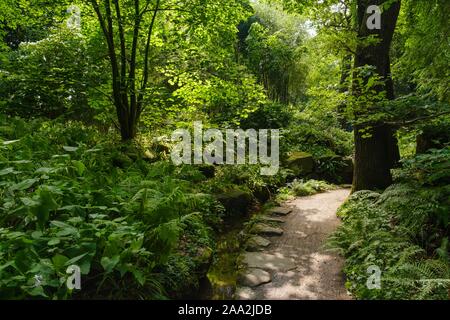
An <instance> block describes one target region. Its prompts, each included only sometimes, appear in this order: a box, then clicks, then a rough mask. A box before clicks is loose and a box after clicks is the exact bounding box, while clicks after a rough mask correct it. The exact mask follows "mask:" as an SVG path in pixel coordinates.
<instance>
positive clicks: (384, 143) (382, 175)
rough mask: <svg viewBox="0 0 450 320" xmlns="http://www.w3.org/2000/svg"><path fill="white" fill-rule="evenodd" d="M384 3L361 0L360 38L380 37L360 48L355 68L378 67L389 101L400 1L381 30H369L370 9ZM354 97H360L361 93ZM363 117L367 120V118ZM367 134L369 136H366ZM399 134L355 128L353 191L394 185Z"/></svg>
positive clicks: (384, 128)
mask: <svg viewBox="0 0 450 320" xmlns="http://www.w3.org/2000/svg"><path fill="white" fill-rule="evenodd" d="M384 2H385V1H384V0H358V26H359V33H358V36H359V38H365V37H367V36H370V35H376V36H377V37H378V39H379V41H378V43H376V44H373V45H370V46H362V45H360V46H358V48H357V53H356V55H355V68H358V67H362V66H366V65H369V66H374V67H375V69H376V72H377V73H378V75H380V76H381V77H382V78H383V79H384V80H385V84H384V85H383V86H381V87H380V88H377V90H378V91H379V92H382V91H385V92H386V96H387V98H388V99H393V98H394V87H393V82H392V78H391V68H390V55H389V51H390V46H391V43H392V37H393V35H394V30H395V26H396V24H397V18H398V15H399V12H400V0H398V1H396V2H394V3H393V4H391V5H390V7H389V8H388V9H387V10H384V11H383V13H382V15H381V23H382V24H381V30H376V29H375V30H369V29H368V28H367V18H368V16H369V15H368V14H367V8H368V6H370V5H379V6H380V8H381V5H382V4H383V3H384ZM354 94H356V95H358V94H359V93H358V90H355V92H354ZM359 117H361V118H364V114H360V115H359ZM368 127H370V128H372V129H371V130H370V137H366V136H364V134H363V132H361V129H365V128H368ZM365 133H367V132H365ZM394 134H395V131H394V130H393V129H392V128H390V127H389V126H387V125H385V124H383V123H365V124H362V125H357V126H355V172H354V181H353V191H359V190H374V189H384V188H386V187H388V186H389V185H390V184H391V183H392V177H391V172H390V169H391V168H393V167H394V166H395V164H396V163H397V162H398V160H399V157H400V154H399V151H398V145H397V139H396V138H395V136H394Z"/></svg>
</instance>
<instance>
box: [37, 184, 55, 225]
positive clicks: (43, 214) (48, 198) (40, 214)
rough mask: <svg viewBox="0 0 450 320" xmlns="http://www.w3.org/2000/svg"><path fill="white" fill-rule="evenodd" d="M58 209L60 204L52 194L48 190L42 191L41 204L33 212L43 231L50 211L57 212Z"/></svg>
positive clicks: (40, 194) (40, 195)
mask: <svg viewBox="0 0 450 320" xmlns="http://www.w3.org/2000/svg"><path fill="white" fill-rule="evenodd" d="M57 208H58V204H57V203H56V201H55V199H54V198H53V195H52V193H51V192H50V191H48V190H41V192H40V193H39V204H38V205H37V206H36V207H34V208H33V210H32V211H33V213H34V214H35V215H36V217H37V220H38V225H39V227H40V228H41V229H43V228H44V226H45V224H46V223H47V221H48V219H49V216H50V211H52V210H56V209H57Z"/></svg>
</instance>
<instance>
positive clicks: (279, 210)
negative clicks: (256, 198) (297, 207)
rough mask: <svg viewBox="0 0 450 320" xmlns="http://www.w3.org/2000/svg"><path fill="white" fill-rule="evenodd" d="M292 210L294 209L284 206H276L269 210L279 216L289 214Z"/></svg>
mask: <svg viewBox="0 0 450 320" xmlns="http://www.w3.org/2000/svg"><path fill="white" fill-rule="evenodd" d="M291 212H292V209H289V208H284V207H276V208H272V209H270V210H269V213H271V214H273V215H277V216H287V215H288V214H290V213H291Z"/></svg>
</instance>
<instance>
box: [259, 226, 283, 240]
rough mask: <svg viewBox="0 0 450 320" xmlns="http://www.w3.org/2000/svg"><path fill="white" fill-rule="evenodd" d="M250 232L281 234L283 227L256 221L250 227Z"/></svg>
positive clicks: (266, 234) (264, 234)
mask: <svg viewBox="0 0 450 320" xmlns="http://www.w3.org/2000/svg"><path fill="white" fill-rule="evenodd" d="M252 233H256V234H259V235H263V236H269V237H270V236H281V235H283V229H280V228H275V227H271V226H269V225H267V224H264V223H258V224H256V225H255V226H254V227H253V228H252Z"/></svg>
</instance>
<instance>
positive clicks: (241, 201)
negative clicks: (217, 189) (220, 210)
mask: <svg viewBox="0 0 450 320" xmlns="http://www.w3.org/2000/svg"><path fill="white" fill-rule="evenodd" d="M216 199H217V200H218V201H219V202H220V203H221V204H222V205H223V206H224V207H225V210H226V212H227V215H245V214H247V213H248V212H249V210H250V207H251V204H252V196H251V195H250V194H249V193H247V192H244V191H242V190H233V191H229V192H227V193H223V194H219V195H217V196H216Z"/></svg>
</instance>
